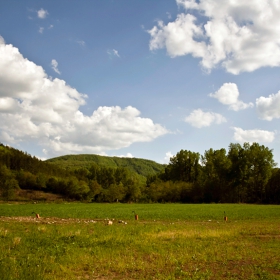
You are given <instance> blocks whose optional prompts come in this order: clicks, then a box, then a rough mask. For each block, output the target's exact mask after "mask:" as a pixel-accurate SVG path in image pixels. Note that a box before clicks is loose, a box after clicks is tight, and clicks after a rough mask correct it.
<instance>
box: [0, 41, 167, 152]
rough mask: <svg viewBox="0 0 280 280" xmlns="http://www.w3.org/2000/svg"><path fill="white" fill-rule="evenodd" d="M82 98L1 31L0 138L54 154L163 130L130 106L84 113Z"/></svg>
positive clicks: (147, 137)
mask: <svg viewBox="0 0 280 280" xmlns="http://www.w3.org/2000/svg"><path fill="white" fill-rule="evenodd" d="M54 64H55V63H54ZM53 66H54V67H57V65H53ZM86 98H87V96H86V95H85V94H82V93H79V92H78V91H77V90H76V89H74V88H72V87H70V86H69V85H67V84H66V83H65V81H63V80H61V79H51V78H50V77H48V76H47V75H46V73H45V71H44V69H43V68H42V67H41V66H38V65H36V64H34V63H33V62H31V61H29V60H28V59H26V58H24V57H23V56H22V55H21V53H20V52H19V50H18V49H17V48H15V47H14V46H12V45H9V44H5V42H4V39H3V38H2V37H1V36H0V131H1V133H0V142H4V143H7V144H15V143H19V142H27V143H28V142H29V143H33V142H34V143H40V145H41V146H42V148H43V150H44V152H45V153H46V154H47V155H48V156H55V155H61V154H66V153H80V152H85V153H86V152H94V153H104V152H105V151H107V150H112V149H119V148H123V147H128V146H129V145H131V144H132V143H134V142H148V141H152V140H154V139H155V138H157V137H159V136H161V135H164V134H166V133H167V130H166V129H165V128H164V127H162V126H161V125H159V124H155V123H154V122H153V121H152V120H151V119H149V118H142V117H140V114H141V113H140V111H139V110H137V109H136V108H134V107H132V106H128V107H126V108H124V109H122V108H120V107H118V106H114V107H106V106H101V107H99V108H98V109H97V110H96V111H94V112H93V113H92V115H91V116H87V115H84V114H83V113H82V112H81V111H80V110H79V109H80V106H82V105H85V103H86Z"/></svg>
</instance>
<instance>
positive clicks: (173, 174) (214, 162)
mask: <svg viewBox="0 0 280 280" xmlns="http://www.w3.org/2000/svg"><path fill="white" fill-rule="evenodd" d="M274 168H275V163H274V160H273V154H272V150H270V149H268V148H267V147H265V146H263V145H259V144H257V143H253V144H249V143H244V144H243V146H241V145H240V144H233V143H231V144H230V145H229V150H228V153H227V151H226V150H225V149H219V150H213V149H209V150H208V151H205V153H204V155H202V156H200V154H199V153H194V152H191V151H188V150H181V151H180V152H178V153H177V154H176V155H175V156H174V157H172V158H170V162H169V164H168V165H165V166H164V165H161V164H158V163H155V162H153V161H149V160H144V159H136V158H117V157H103V156H97V155H73V156H70V155H68V156H63V157H58V158H54V159H50V160H48V161H46V162H43V161H40V160H38V159H36V158H35V157H31V156H30V155H28V154H27V153H23V152H20V151H18V150H16V149H13V148H10V147H7V146H4V145H0V178H1V181H0V195H1V197H2V199H6V200H13V199H17V190H18V188H20V189H21V190H37V191H43V192H51V193H54V194H57V195H62V196H64V197H65V199H71V200H81V201H89V202H184V203H201V202H206V203H211V202H216V203H218V202H223V203H227V202H231V203H232V202H245V203H280V195H279V189H280V187H279V172H278V171H277V169H274Z"/></svg>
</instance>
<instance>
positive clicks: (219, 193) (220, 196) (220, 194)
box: [201, 149, 231, 202]
mask: <svg viewBox="0 0 280 280" xmlns="http://www.w3.org/2000/svg"><path fill="white" fill-rule="evenodd" d="M201 161H202V166H203V173H204V188H205V196H206V197H205V198H206V201H207V202H212V201H214V202H225V201H227V197H228V196H229V192H230V190H229V189H228V174H229V170H230V167H231V163H230V160H229V159H228V157H227V155H226V150H225V149H220V150H213V149H210V150H208V151H205V153H204V156H202V157H201Z"/></svg>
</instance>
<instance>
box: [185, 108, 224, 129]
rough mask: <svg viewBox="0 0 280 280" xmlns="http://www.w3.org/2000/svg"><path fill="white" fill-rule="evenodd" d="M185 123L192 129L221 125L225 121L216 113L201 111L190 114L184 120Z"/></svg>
mask: <svg viewBox="0 0 280 280" xmlns="http://www.w3.org/2000/svg"><path fill="white" fill-rule="evenodd" d="M185 121H186V122H187V123H189V124H190V125H192V126H194V127H198V128H201V127H205V126H210V125H212V124H221V123H223V122H226V119H225V118H224V117H223V116H222V115H220V114H217V113H213V112H203V111H202V110H201V109H197V110H193V111H192V112H191V114H190V115H189V116H188V117H186V118H185Z"/></svg>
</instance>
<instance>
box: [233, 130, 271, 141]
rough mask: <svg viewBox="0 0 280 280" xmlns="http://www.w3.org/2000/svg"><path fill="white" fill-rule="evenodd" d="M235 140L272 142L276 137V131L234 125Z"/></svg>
mask: <svg viewBox="0 0 280 280" xmlns="http://www.w3.org/2000/svg"><path fill="white" fill-rule="evenodd" d="M233 129H234V140H236V141H238V142H240V143H244V142H249V143H253V142H266V143H271V142H273V140H274V138H275V133H274V132H272V131H267V130H259V129H253V130H243V129H242V128H239V127H234V128H233Z"/></svg>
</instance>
